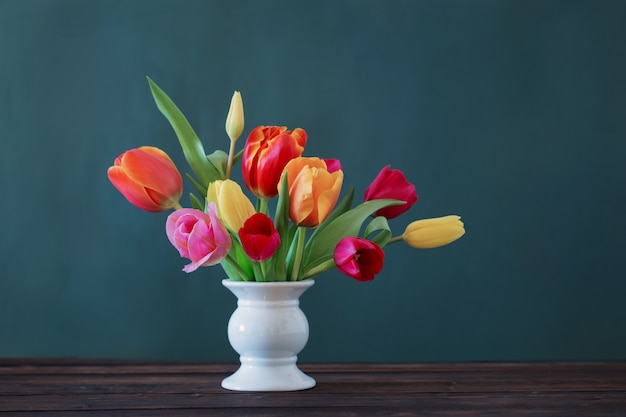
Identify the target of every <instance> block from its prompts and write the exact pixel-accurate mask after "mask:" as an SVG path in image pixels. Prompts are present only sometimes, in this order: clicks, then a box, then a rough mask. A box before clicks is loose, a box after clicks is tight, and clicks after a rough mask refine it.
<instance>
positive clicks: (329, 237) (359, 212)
mask: <svg viewBox="0 0 626 417" xmlns="http://www.w3.org/2000/svg"><path fill="white" fill-rule="evenodd" d="M398 204H404V201H400V200H391V199H380V200H371V201H366V202H365V203H362V204H360V205H358V206H356V207H355V208H353V209H352V210H349V211H347V212H345V213H343V214H341V215H340V216H338V217H337V218H335V219H333V220H332V221H331V222H330V223H329V224H328V225H327V226H326V227H325V228H324V230H321V231H319V233H317V234H316V235H315V236H311V238H310V239H309V242H308V243H307V245H306V247H305V249H304V268H303V269H302V270H301V271H302V275H306V271H308V270H309V269H310V268H313V267H314V266H316V265H318V264H320V263H322V262H325V261H327V260H329V259H332V257H333V253H334V251H335V246H337V243H338V242H339V241H340V240H341V239H343V238H344V237H347V236H358V234H359V231H360V230H361V226H362V225H363V223H364V222H365V220H366V219H367V218H368V217H369V216H371V215H372V214H373V213H375V212H376V211H378V210H380V209H381V208H384V207H388V206H394V205H398Z"/></svg>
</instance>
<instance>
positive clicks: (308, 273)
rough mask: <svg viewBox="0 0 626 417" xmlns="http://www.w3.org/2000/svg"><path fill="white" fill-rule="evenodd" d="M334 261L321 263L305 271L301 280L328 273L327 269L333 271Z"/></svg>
mask: <svg viewBox="0 0 626 417" xmlns="http://www.w3.org/2000/svg"><path fill="white" fill-rule="evenodd" d="M335 266H336V265H335V261H334V260H332V259H329V260H327V261H326V262H322V263H321V264H319V265H317V266H315V267H313V268H311V269H309V270H308V271H306V273H305V274H304V275H302V279H303V280H305V279H308V278H313V277H314V276H315V275H319V274H321V273H322V272H325V271H328V270H329V269H333V268H334V267H335Z"/></svg>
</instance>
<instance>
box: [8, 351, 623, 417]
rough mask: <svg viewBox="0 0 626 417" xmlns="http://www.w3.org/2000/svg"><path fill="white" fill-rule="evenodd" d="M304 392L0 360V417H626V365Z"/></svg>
mask: <svg viewBox="0 0 626 417" xmlns="http://www.w3.org/2000/svg"><path fill="white" fill-rule="evenodd" d="M301 368H302V369H303V370H304V371H305V372H307V373H309V374H311V376H313V377H314V378H315V379H316V381H317V386H316V387H315V388H313V389H310V390H307V391H300V392H286V393H256V392H252V393H240V392H231V391H226V390H224V389H222V388H221V386H220V383H221V380H222V379H223V378H224V377H226V376H227V375H228V374H230V373H231V372H233V371H234V370H235V369H236V365H234V364H223V363H177V362H172V363H166V362H141V361H115V360H114V361H106V360H69V359H63V360H62V359H53V360H41V359H0V415H16V416H18V415H19V416H42V415H43V416H51V417H55V416H70V417H71V416H112V417H120V416H176V415H182V416H202V415H211V416H248V415H249V416H279V415H293V416H332V415H342V416H413V415H415V416H417V415H428V416H439V415H441V416H443V415H446V416H488V415H502V416H578V415H580V416H615V417H617V416H620V417H622V416H626V363H623V362H616V363H434V364H359V363H352V364H303V365H301Z"/></svg>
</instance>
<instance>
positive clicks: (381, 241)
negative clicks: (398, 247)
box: [363, 216, 391, 248]
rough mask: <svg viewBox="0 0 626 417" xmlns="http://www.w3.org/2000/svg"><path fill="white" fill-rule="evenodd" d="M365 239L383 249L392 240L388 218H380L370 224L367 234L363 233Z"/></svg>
mask: <svg viewBox="0 0 626 417" xmlns="http://www.w3.org/2000/svg"><path fill="white" fill-rule="evenodd" d="M363 237H364V238H365V239H368V240H371V241H372V242H374V243H376V244H377V245H378V246H380V247H381V248H382V247H383V246H385V245H386V244H387V242H389V239H391V228H390V227H389V222H388V221H387V218H385V217H383V216H378V217H376V218H375V219H374V220H372V221H371V222H369V224H368V225H367V227H366V228H365V232H363Z"/></svg>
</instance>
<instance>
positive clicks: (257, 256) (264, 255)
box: [239, 213, 280, 262]
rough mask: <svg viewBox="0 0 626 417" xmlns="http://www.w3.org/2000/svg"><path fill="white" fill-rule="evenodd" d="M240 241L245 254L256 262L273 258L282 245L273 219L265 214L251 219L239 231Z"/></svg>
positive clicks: (259, 214)
mask: <svg viewBox="0 0 626 417" xmlns="http://www.w3.org/2000/svg"><path fill="white" fill-rule="evenodd" d="M239 239H241V245H242V246H243V250H244V252H246V254H247V255H248V256H249V257H250V259H252V260H253V261H256V262H262V261H266V260H268V259H269V258H271V257H272V256H273V255H274V253H276V250H277V249H278V246H279V245H280V235H279V234H278V231H276V228H275V227H274V222H272V219H270V218H269V217H267V216H266V215H265V214H263V213H256V214H253V215H252V216H251V217H249V218H248V219H247V220H246V221H245V222H244V224H243V227H242V228H241V229H239Z"/></svg>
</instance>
